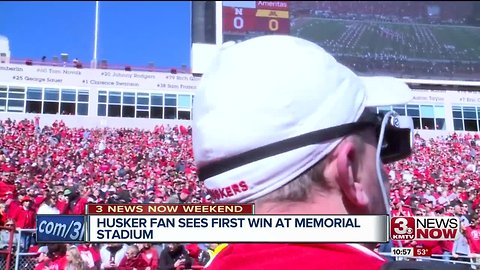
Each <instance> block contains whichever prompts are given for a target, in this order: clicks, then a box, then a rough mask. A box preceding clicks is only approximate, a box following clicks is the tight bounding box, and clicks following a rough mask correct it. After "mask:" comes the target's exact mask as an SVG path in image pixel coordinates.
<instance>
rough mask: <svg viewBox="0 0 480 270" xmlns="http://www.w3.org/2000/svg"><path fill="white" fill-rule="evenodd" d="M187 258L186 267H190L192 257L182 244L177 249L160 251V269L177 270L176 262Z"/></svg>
mask: <svg viewBox="0 0 480 270" xmlns="http://www.w3.org/2000/svg"><path fill="white" fill-rule="evenodd" d="M180 259H185V264H184V267H185V269H189V268H191V267H192V258H190V256H189V255H188V252H187V250H186V249H185V247H184V246H180V247H179V248H178V249H177V250H176V251H174V252H170V250H169V249H168V248H165V249H164V250H162V253H160V260H159V261H160V264H159V265H158V270H175V267H174V264H175V262H176V261H177V260H180Z"/></svg>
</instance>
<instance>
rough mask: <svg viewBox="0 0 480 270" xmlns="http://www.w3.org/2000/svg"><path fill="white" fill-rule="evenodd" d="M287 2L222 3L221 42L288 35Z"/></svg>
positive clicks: (288, 17) (288, 16)
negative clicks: (262, 36)
mask: <svg viewBox="0 0 480 270" xmlns="http://www.w3.org/2000/svg"><path fill="white" fill-rule="evenodd" d="M289 13H290V12H289V8H288V1H223V2H222V15H223V16H222V18H223V42H226V41H230V40H238V39H241V40H243V39H246V38H249V37H254V36H259V35H266V34H289V33H290V14H289Z"/></svg>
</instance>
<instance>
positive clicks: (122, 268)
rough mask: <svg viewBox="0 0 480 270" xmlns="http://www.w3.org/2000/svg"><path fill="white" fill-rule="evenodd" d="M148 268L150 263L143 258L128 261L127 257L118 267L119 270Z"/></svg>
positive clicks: (143, 269)
mask: <svg viewBox="0 0 480 270" xmlns="http://www.w3.org/2000/svg"><path fill="white" fill-rule="evenodd" d="M147 267H148V263H147V262H146V261H145V260H144V259H143V258H142V256H136V257H133V258H131V259H128V258H127V256H125V257H123V259H122V260H121V261H120V264H119V265H118V268H117V269H118V270H133V269H136V270H145V268H147Z"/></svg>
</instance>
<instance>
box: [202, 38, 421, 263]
mask: <svg viewBox="0 0 480 270" xmlns="http://www.w3.org/2000/svg"><path fill="white" fill-rule="evenodd" d="M411 99H412V93H411V90H410V89H409V88H408V86H407V85H406V84H405V83H403V82H401V81H399V80H396V79H394V78H388V77H367V78H360V77H358V76H356V75H355V74H354V73H353V72H352V71H351V70H349V69H348V68H346V67H345V66H343V65H341V64H339V63H338V62H337V61H336V60H335V59H334V58H333V57H332V56H331V55H330V54H328V53H327V52H325V51H324V50H323V49H322V48H320V47H319V46H318V45H316V44H314V43H311V42H309V41H306V40H303V39H299V38H295V37H290V36H264V37H258V38H253V39H250V40H247V41H244V42H241V43H238V44H234V43H226V44H225V45H224V46H223V47H222V48H221V49H220V50H219V52H218V54H217V56H216V58H215V59H214V61H213V63H212V65H211V67H210V68H209V69H208V70H207V72H205V74H203V78H202V80H201V82H200V85H199V89H198V91H197V92H196V95H195V103H194V107H193V146H194V154H195V161H196V163H197V166H198V170H199V171H198V173H199V178H200V180H202V181H205V185H206V187H207V188H208V189H209V193H210V194H211V196H212V198H213V199H215V200H216V201H217V202H222V203H231V202H233V203H235V202H239V203H246V202H249V203H255V213H256V214H279V215H280V214H352V215H353V214H386V213H387V212H388V211H389V209H388V204H389V202H388V197H387V192H388V188H386V187H385V186H386V185H388V177H384V176H382V172H381V171H382V169H380V168H381V166H383V165H382V161H383V162H392V161H395V160H399V159H401V158H405V157H407V156H408V155H409V154H410V151H411V149H410V148H409V149H405V147H403V146H405V145H408V146H410V145H411V141H408V140H409V138H411V136H410V135H409V134H411V128H410V127H409V128H398V129H397V128H395V127H398V126H396V125H394V126H395V127H389V128H386V125H385V123H387V122H386V121H382V118H379V116H378V115H376V114H373V113H368V112H370V109H369V108H371V107H375V106H388V105H396V104H405V103H407V102H408V101H410V100H411ZM385 119H386V118H385ZM389 119H390V118H389ZM392 119H393V118H392ZM392 122H393V121H392ZM382 125H383V126H382ZM392 125H393V124H392ZM379 130H382V132H379ZM389 130H390V131H389ZM402 132H403V133H402ZM380 134H385V135H384V136H381V135H380ZM388 134H393V135H394V137H395V138H406V142H404V143H403V144H402V143H401V142H398V143H397V141H395V147H397V148H396V149H394V150H392V151H390V152H388V151H387V150H388V147H389V146H388V143H387V144H386V149H387V150H385V151H384V150H383V146H382V152H381V153H382V155H381V156H380V154H378V153H380V151H378V152H377V147H378V145H379V140H381V141H380V142H385V141H384V139H383V138H386V136H389V135H388ZM402 134H403V135H402ZM405 134H407V135H406V136H404V135H405ZM402 136H403V137H402ZM409 136H410V137H409ZM380 145H384V144H380ZM392 145H393V144H392ZM399 145H400V146H399ZM402 147H403V148H402ZM384 185H385V186H384ZM385 262H386V261H385V260H384V259H383V258H382V257H380V256H379V255H377V254H376V253H374V252H373V251H372V250H371V249H369V248H367V247H366V246H362V245H354V244H232V245H228V246H227V247H226V248H224V249H223V250H222V251H221V252H220V253H219V254H218V255H217V256H216V258H215V259H214V260H213V261H212V263H211V264H210V265H209V266H208V267H207V269H212V270H217V269H229V270H236V269H250V270H251V269H303V270H305V269H357V270H362V269H365V270H366V269H368V270H371V269H380V267H381V266H382V265H383V264H384V263H385Z"/></svg>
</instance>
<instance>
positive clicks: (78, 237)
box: [37, 215, 85, 243]
mask: <svg viewBox="0 0 480 270" xmlns="http://www.w3.org/2000/svg"><path fill="white" fill-rule="evenodd" d="M83 241H85V217H84V216H77V215H37V242H40V243H41V242H66V243H70V242H83Z"/></svg>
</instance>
